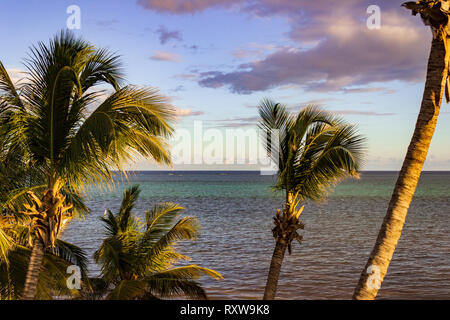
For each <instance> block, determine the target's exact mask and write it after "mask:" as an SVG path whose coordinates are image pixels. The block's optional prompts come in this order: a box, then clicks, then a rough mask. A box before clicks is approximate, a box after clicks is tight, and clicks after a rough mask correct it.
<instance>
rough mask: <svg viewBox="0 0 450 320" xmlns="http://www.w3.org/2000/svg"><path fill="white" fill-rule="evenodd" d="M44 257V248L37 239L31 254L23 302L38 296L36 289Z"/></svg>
mask: <svg viewBox="0 0 450 320" xmlns="http://www.w3.org/2000/svg"><path fill="white" fill-rule="evenodd" d="M43 257H44V247H43V246H42V243H41V242H40V241H39V240H38V239H35V240H34V244H33V251H32V252H31V258H30V264H29V265H28V271H27V278H26V281H25V289H24V291H23V296H22V299H23V300H33V299H34V296H35V295H36V287H37V283H38V280H39V273H40V271H41V266H42V259H43Z"/></svg>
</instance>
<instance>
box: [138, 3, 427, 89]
mask: <svg viewBox="0 0 450 320" xmlns="http://www.w3.org/2000/svg"><path fill="white" fill-rule="evenodd" d="M402 2H404V0H390V1H383V0H346V1H336V0H320V1H311V0H295V1H293V0H232V1H229V0H189V1H186V0H152V1H150V0H149V1H144V0H140V1H139V4H141V5H142V6H144V7H145V8H147V9H150V10H155V11H159V12H167V13H173V14H186V13H191V14H194V13H200V12H202V11H204V10H206V9H209V8H219V7H220V8H225V9H226V8H230V7H234V8H237V10H238V11H240V12H242V13H245V14H249V15H253V16H259V17H273V16H278V17H283V18H285V19H286V21H287V22H288V23H289V25H290V30H289V31H288V33H287V36H288V37H289V38H290V39H291V40H292V41H293V43H294V44H293V45H292V46H290V47H282V48H279V47H277V48H274V49H272V50H265V49H264V48H262V50H258V48H237V49H236V50H235V51H234V56H235V57H237V58H253V59H257V60H253V61H251V62H249V63H245V64H240V65H238V66H236V68H235V70H234V71H231V72H230V71H229V70H227V71H223V70H221V69H220V67H218V68H217V69H216V70H213V71H208V72H201V71H200V72H197V75H198V77H199V79H198V82H199V84H200V85H201V86H204V87H210V88H218V87H228V88H229V89H230V90H231V91H233V92H235V93H240V94H249V93H252V92H255V91H263V90H267V89H270V88H274V87H280V86H286V85H297V86H299V87H302V88H304V89H306V90H313V91H333V90H335V91H336V90H342V91H346V92H351V90H364V89H363V88H364V87H367V86H368V85H370V84H372V83H378V82H389V81H394V80H400V81H408V82H417V81H422V80H423V77H424V74H425V64H426V60H427V53H428V49H429V42H430V41H429V40H430V37H431V35H430V32H429V30H428V29H427V27H424V26H423V24H422V22H421V21H420V18H417V17H413V16H411V15H410V13H409V12H408V11H407V10H405V9H404V8H401V6H400V5H401V4H402ZM374 4H375V5H379V6H380V7H381V29H379V30H369V29H368V28H367V27H366V19H367V17H368V14H367V12H366V9H367V7H368V6H369V5H374ZM355 87H356V88H358V89H354V88H355Z"/></svg>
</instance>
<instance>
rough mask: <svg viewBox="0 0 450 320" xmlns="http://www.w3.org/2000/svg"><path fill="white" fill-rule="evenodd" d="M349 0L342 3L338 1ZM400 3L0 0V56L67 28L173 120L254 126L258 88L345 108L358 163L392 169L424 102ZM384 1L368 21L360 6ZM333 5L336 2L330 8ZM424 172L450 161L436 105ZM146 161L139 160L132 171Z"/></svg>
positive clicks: (413, 26) (13, 60) (415, 40)
mask: <svg viewBox="0 0 450 320" xmlns="http://www.w3.org/2000/svg"><path fill="white" fill-rule="evenodd" d="M344 3H345V4H344ZM401 3H402V1H382V0H378V1H376V0H373V1H366V0H347V1H345V2H343V3H342V4H339V6H340V7H339V8H336V1H331V0H316V1H306V0H298V1H288V0H279V1H275V0H259V1H256V0H228V1H222V0H195V1H194V0H183V1H182V0H170V1H163V0H154V1H152V0H139V1H136V0H131V1H123V0H122V1H118V0H112V1H111V0H110V1H81V0H79V1H75V0H70V1H61V0H59V1H31V0H27V1H2V2H1V4H0V30H2V39H3V45H2V48H1V50H0V60H1V61H2V62H3V64H4V65H5V66H6V67H7V69H8V70H9V71H10V72H11V73H12V74H13V75H15V74H18V73H19V72H20V70H23V69H24V67H23V64H22V61H23V58H24V57H26V54H27V53H28V52H29V50H28V48H29V46H30V45H32V44H35V43H36V42H37V41H47V40H48V39H49V38H50V37H52V36H53V35H54V34H55V33H57V32H58V31H59V30H61V29H63V28H65V27H66V20H67V18H68V17H69V15H68V14H67V13H66V9H67V7H68V6H69V5H78V6H79V7H80V9H81V29H80V30H75V33H76V34H78V35H80V36H82V37H83V38H85V39H87V40H88V41H90V42H92V43H93V44H95V45H98V46H100V47H107V48H109V49H110V50H111V51H114V52H116V53H118V54H120V55H121V56H122V61H123V64H124V68H125V73H126V79H127V81H128V82H129V83H132V84H136V85H142V86H155V87H158V88H159V89H160V90H161V92H162V93H163V94H165V95H167V96H169V97H170V99H171V102H172V104H173V105H174V106H175V107H176V108H177V109H178V110H179V115H180V116H179V121H178V122H177V124H176V127H177V128H187V129H190V128H192V126H193V122H194V121H203V123H204V126H205V127H207V128H213V127H217V128H221V130H225V128H227V127H229V128H238V127H241V128H250V127H253V126H254V124H255V123H256V122H255V121H256V119H257V109H256V108H255V106H256V105H257V104H258V102H259V101H260V100H261V99H262V98H264V97H270V98H272V99H273V100H276V101H279V102H282V103H285V104H286V105H288V106H289V108H290V109H291V110H292V111H295V110H299V109H300V108H301V107H303V106H305V105H306V104H308V103H316V104H320V105H322V107H323V108H325V109H327V110H329V111H331V112H335V113H337V114H341V115H342V116H343V117H345V118H346V119H347V120H348V121H349V122H352V123H356V124H358V126H359V128H360V132H361V133H362V134H364V135H366V136H367V138H368V147H369V150H368V159H367V163H366V166H365V169H366V170H399V169H400V167H401V163H402V160H403V157H404V154H405V152H406V148H407V146H408V143H409V140H410V137H411V134H412V131H413V128H414V125H415V121H416V117H417V112H418V110H419V107H420V102H421V98H422V93H423V85H424V80H425V70H426V60H427V55H428V50H429V43H430V40H431V33H430V32H429V30H427V28H426V27H424V26H423V25H422V23H421V21H420V19H419V18H417V17H413V16H411V15H410V14H409V13H408V12H407V11H406V10H404V9H403V8H401V7H400V4H401ZM369 4H377V5H379V6H380V8H381V28H380V29H379V30H368V28H367V27H366V19H367V17H368V16H369V15H368V14H367V12H366V9H367V7H368V5H369ZM331 5H333V10H329V8H330V7H331ZM441 112H442V113H441V116H440V119H439V123H438V128H437V130H436V134H435V136H434V139H433V142H432V146H431V149H430V153H429V158H428V160H427V163H426V165H425V169H428V170H449V169H450V148H449V147H448V146H449V141H448V140H449V138H450V110H449V107H448V106H447V105H445V104H444V105H443V107H442V111H441ZM151 167H152V165H151V164H150V163H149V162H145V161H141V160H137V163H136V164H134V165H133V168H136V169H148V168H151Z"/></svg>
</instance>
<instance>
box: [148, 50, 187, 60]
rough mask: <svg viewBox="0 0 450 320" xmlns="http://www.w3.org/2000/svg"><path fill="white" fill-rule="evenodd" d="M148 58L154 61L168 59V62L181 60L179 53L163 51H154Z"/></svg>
mask: <svg viewBox="0 0 450 320" xmlns="http://www.w3.org/2000/svg"><path fill="white" fill-rule="evenodd" d="M150 59H152V60H156V61H170V62H181V60H182V58H181V56H180V55H178V54H176V53H170V52H165V51H156V53H155V54H154V55H152V56H151V57H150Z"/></svg>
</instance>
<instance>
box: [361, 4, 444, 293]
mask: <svg viewBox="0 0 450 320" xmlns="http://www.w3.org/2000/svg"><path fill="white" fill-rule="evenodd" d="M403 6H404V7H406V8H407V9H409V10H411V11H412V14H413V15H416V14H417V13H419V14H420V16H421V18H422V20H423V22H424V23H425V25H428V26H430V28H431V30H432V33H433V40H432V42H431V51H430V57H429V60H428V69H427V79H426V83H425V90H424V94H423V99H422V106H421V108H420V112H419V115H418V118H417V123H416V128H415V130H414V133H413V136H412V139H411V142H410V145H409V147H408V151H407V153H406V157H405V160H404V162H403V166H402V169H401V170H400V173H399V176H398V179H397V183H396V185H395V189H394V192H393V194H392V198H391V201H390V203H389V206H388V209H387V213H386V216H385V218H384V220H383V224H382V226H381V228H380V231H379V233H378V237H377V240H376V243H375V246H374V248H373V249H372V252H371V254H370V257H369V259H368V261H367V264H366V266H365V267H364V269H363V271H362V273H361V277H360V279H359V282H358V285H357V287H356V289H355V292H354V294H353V298H354V299H359V300H372V299H375V297H376V295H377V293H378V290H379V289H380V287H381V283H382V282H383V279H384V277H385V276H386V273H387V270H388V267H389V264H390V262H391V259H392V257H393V255H394V251H395V248H396V246H397V243H398V241H399V239H400V236H401V233H402V229H403V225H404V224H405V220H406V214H407V213H408V208H409V206H410V204H411V201H412V199H413V197H414V192H415V190H416V187H417V184H418V182H419V178H420V174H421V172H422V168H423V165H424V163H425V160H426V157H427V153H428V149H429V147H430V143H431V139H432V137H433V134H434V131H435V128H436V124H437V119H438V116H439V110H440V107H441V103H442V97H443V95H444V93H445V96H446V99H447V103H448V101H449V100H450V94H449V82H450V79H449V78H448V67H449V57H450V51H449V50H448V49H447V48H448V44H449V42H448V30H447V28H448V19H449V15H450V1H446V0H421V1H417V2H406V3H404V4H403Z"/></svg>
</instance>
